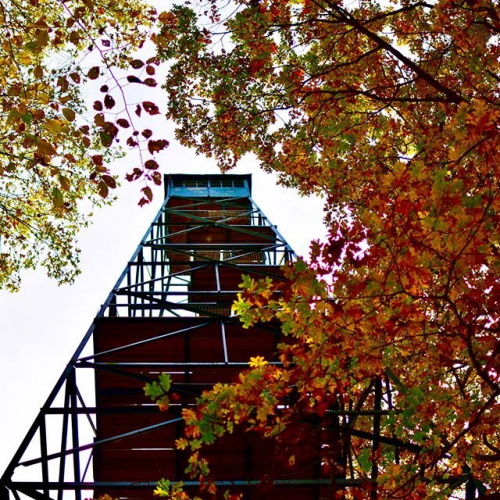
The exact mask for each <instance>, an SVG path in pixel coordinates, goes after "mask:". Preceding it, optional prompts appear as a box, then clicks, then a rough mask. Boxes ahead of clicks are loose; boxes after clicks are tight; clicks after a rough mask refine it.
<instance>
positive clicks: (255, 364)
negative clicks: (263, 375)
mask: <svg viewBox="0 0 500 500" xmlns="http://www.w3.org/2000/svg"><path fill="white" fill-rule="evenodd" d="M248 364H249V365H250V366H251V367H252V368H260V367H262V366H266V365H267V361H266V360H265V359H264V357H263V356H255V357H252V358H250V361H249V362H248Z"/></svg>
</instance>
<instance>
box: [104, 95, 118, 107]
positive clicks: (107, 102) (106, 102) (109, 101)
mask: <svg viewBox="0 0 500 500" xmlns="http://www.w3.org/2000/svg"><path fill="white" fill-rule="evenodd" d="M115 104H116V102H115V100H114V99H113V97H112V96H111V95H110V94H107V95H106V97H105V98H104V106H106V109H112V108H113V107H114V106H115Z"/></svg>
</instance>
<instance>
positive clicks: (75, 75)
mask: <svg viewBox="0 0 500 500" xmlns="http://www.w3.org/2000/svg"><path fill="white" fill-rule="evenodd" d="M69 77H70V78H71V79H72V80H73V81H74V82H75V83H80V81H81V79H80V74H79V73H70V74H69Z"/></svg>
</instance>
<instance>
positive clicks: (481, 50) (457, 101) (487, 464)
mask: <svg viewBox="0 0 500 500" xmlns="http://www.w3.org/2000/svg"><path fill="white" fill-rule="evenodd" d="M499 16H500V11H499V8H498V4H497V3H495V2H492V1H490V0H438V1H436V2H430V3H427V2H424V1H407V0H403V1H401V2H379V1H376V0H373V1H364V0H363V1H360V2H355V3H351V2H345V3H344V2H342V1H335V0H333V1H329V0H325V1H323V0H299V1H293V2H292V1H287V0H261V1H258V0H257V1H252V2H244V1H236V2H234V3H233V4H230V5H227V4H226V3H225V2H220V3H219V2H218V1H217V0H212V1H210V2H208V5H207V4H205V3H204V4H203V5H201V4H197V3H194V4H190V5H187V6H181V7H175V8H174V9H172V10H171V11H170V12H169V13H168V14H164V15H163V20H164V28H163V30H162V33H161V36H158V37H157V46H158V51H159V55H160V57H161V58H162V59H164V60H173V63H172V66H171V68H170V72H169V76H168V79H167V83H166V88H167V90H168V92H169V95H170V100H169V116H170V117H171V118H172V119H174V120H175V121H176V122H177V123H178V126H179V129H178V138H179V139H180V140H181V141H182V142H183V143H184V144H187V145H189V146H193V147H195V148H196V149H197V150H198V151H199V152H201V153H204V154H207V155H209V156H212V157H214V158H215V159H216V160H217V161H218V163H219V165H220V166H221V168H222V169H223V170H227V169H229V168H231V167H233V166H234V165H236V164H237V163H238V161H239V159H240V158H241V157H242V156H243V155H245V154H247V153H252V154H253V155H254V156H255V157H256V159H257V161H258V162H259V163H260V165H261V166H262V168H264V169H265V170H268V171H273V172H277V173H278V174H279V176H280V179H281V181H282V182H283V183H285V184H287V185H290V186H294V187H297V188H298V189H299V190H300V191H301V192H302V193H305V194H309V193H319V194H320V195H322V196H323V198H324V200H325V208H326V221H327V223H328V224H329V226H330V235H329V239H328V241H326V242H323V243H319V242H318V243H314V244H313V245H312V252H311V256H310V261H309V264H308V265H306V264H304V263H303V262H299V263H298V264H297V265H296V266H295V267H294V268H290V269H289V270H288V271H287V273H288V274H287V275H288V278H289V281H288V282H287V283H286V284H285V285H283V284H280V283H272V282H268V281H266V282H254V281H252V280H247V282H246V289H245V290H244V291H243V292H242V293H241V296H240V299H239V301H238V303H237V304H236V305H235V306H234V308H235V311H236V312H237V313H239V314H240V315H241V318H242V321H244V322H245V323H246V324H247V325H248V326H250V325H252V324H254V323H255V322H259V321H265V322H266V321H279V322H280V323H281V328H282V330H283V332H284V333H285V334H286V335H287V336H288V338H289V341H288V342H287V343H286V345H282V346H281V348H280V359H281V361H282V365H281V366H276V365H270V364H266V363H265V360H253V361H252V364H253V367H252V369H251V370H250V371H248V372H246V373H245V374H243V375H242V376H241V380H240V382H239V383H237V384H234V385H230V386H227V385H222V386H217V387H215V388H214V390H213V391H212V392H210V393H206V394H204V396H203V398H202V399H201V400H200V406H199V408H198V410H197V411H193V412H186V414H185V420H186V423H187V428H186V438H184V439H183V440H181V441H180V442H179V446H181V447H191V449H192V450H193V451H194V452H195V453H198V448H200V447H201V449H202V450H203V446H205V444H206V443H207V442H210V441H211V440H212V439H215V438H216V437H217V436H219V435H222V434H224V433H228V432H232V430H233V428H234V426H235V425H239V426H244V427H245V428H246V429H248V430H251V431H254V432H258V433H261V434H264V435H268V436H274V437H275V438H276V440H277V443H278V445H279V443H280V442H281V443H283V441H284V440H286V435H287V434H286V430H287V429H290V428H292V427H293V425H294V422H297V421H298V420H300V419H301V418H302V419H303V418H304V415H309V416H313V417H314V418H316V419H317V420H316V421H317V422H318V424H317V425H318V426H320V427H321V426H327V425H328V423H327V420H328V418H331V412H332V411H333V412H335V411H337V412H340V414H343V415H344V416H343V417H342V419H343V420H342V425H343V426H344V429H346V430H345V431H344V433H343V434H340V435H339V436H338V437H337V441H336V442H335V443H334V446H336V447H337V449H339V448H341V447H342V445H345V443H350V444H349V446H351V447H352V450H351V451H352V456H354V457H356V458H355V459H354V460H353V461H351V463H349V464H347V468H348V469H349V470H346V468H345V467H344V468H343V466H342V464H341V463H340V462H339V460H338V455H337V456H335V454H334V455H327V453H326V451H325V456H324V457H323V463H324V466H325V467H328V469H329V471H330V472H329V473H330V477H331V478H332V479H335V478H339V477H345V474H346V473H347V472H349V473H350V474H353V475H355V476H356V477H359V478H361V479H364V480H365V482H366V485H368V486H367V488H368V489H365V490H362V492H361V493H360V490H356V488H353V489H351V490H344V489H342V488H339V489H338V490H337V493H336V494H337V495H339V496H340V497H342V495H345V496H346V497H347V498H351V497H354V496H358V497H361V498H363V497H364V498H366V497H370V496H371V497H372V498H373V497H375V496H378V497H379V498H403V497H405V498H433V499H434V498H448V497H450V495H452V494H457V495H459V496H460V495H462V496H463V495H466V497H467V498H474V496H475V495H487V494H492V493H495V492H496V493H499V492H500V435H499V433H498V429H499V428H500V401H499V397H500V374H499V370H500V336H499V327H500V324H499V320H500V317H499V311H500V258H499V252H500V235H499V223H500V150H499V147H500V143H499V141H500V134H499V127H498V122H499V116H500V101H499V83H500V65H499V56H500V45H499V43H500V39H499V35H500V18H499ZM291 393H293V397H294V400H295V401H296V403H295V404H294V405H291V406H286V407H284V406H283V405H281V407H280V406H279V405H280V402H283V401H284V400H286V398H287V397H289V396H290V395H291ZM377 394H378V396H377ZM381 394H383V397H380V395H381ZM376 401H379V406H378V409H379V414H380V418H379V419H378V424H374V420H373V418H370V419H368V418H366V417H364V416H363V413H362V409H363V408H365V407H367V406H368V407H370V408H373V407H374V404H375V402H376ZM278 408H279V409H278ZM349 411H351V413H349ZM342 412H344V413H342ZM356 412H357V413H356ZM214 422H216V424H215V423H214ZM377 425H378V429H376V428H374V426H375V427H377ZM355 430H356V432H357V435H356V433H355V432H354V431H355ZM363 433H364V434H363ZM370 433H371V434H370ZM207 436H208V437H207ZM300 445H301V443H300V441H299V442H298V443H297V444H296V452H297V453H299V452H300ZM288 453H289V455H290V456H293V455H294V452H293V450H288ZM195 457H198V455H195ZM195 462H196V459H195ZM200 463H201V462H200ZM206 467H207V465H206V464H205V463H201V465H200V469H199V470H198V473H200V474H201V475H203V474H206V473H207V470H206ZM201 469H203V471H202V472H200V470H201ZM193 470H195V469H193ZM454 492H455V493H454ZM460 492H461V493H460ZM175 494H176V495H178V498H181V497H180V496H179V495H181V493H179V492H176V493H175ZM332 498H333V497H332Z"/></svg>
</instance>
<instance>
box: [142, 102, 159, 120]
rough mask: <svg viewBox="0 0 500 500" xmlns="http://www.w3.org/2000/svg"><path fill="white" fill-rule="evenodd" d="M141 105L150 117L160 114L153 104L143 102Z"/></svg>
mask: <svg viewBox="0 0 500 500" xmlns="http://www.w3.org/2000/svg"><path fill="white" fill-rule="evenodd" d="M142 105H143V107H144V111H146V113H149V114H150V115H151V116H153V115H159V114H160V110H159V109H158V106H157V105H156V104H155V103H154V102H151V101H144V102H143V103H142Z"/></svg>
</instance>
